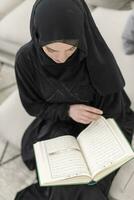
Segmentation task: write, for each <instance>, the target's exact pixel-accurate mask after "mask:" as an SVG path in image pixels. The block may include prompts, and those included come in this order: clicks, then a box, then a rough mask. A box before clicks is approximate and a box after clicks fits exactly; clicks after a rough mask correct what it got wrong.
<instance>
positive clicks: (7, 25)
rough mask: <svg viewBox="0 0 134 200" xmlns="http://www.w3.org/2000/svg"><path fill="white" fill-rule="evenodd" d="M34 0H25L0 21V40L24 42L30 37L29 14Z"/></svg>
mask: <svg viewBox="0 0 134 200" xmlns="http://www.w3.org/2000/svg"><path fill="white" fill-rule="evenodd" d="M34 2H35V0H25V1H24V2H23V3H21V4H20V5H19V6H18V7H16V8H15V9H14V10H13V11H12V12H10V13H9V14H8V15H6V16H5V17H4V18H3V19H2V20H1V21H0V40H5V41H9V42H12V43H18V44H24V43H26V42H27V41H28V40H29V39H30V16H31V11H32V7H33V4H34Z"/></svg>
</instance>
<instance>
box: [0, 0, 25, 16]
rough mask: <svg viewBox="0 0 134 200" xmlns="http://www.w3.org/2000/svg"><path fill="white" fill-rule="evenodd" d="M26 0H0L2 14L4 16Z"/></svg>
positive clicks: (0, 13)
mask: <svg viewBox="0 0 134 200" xmlns="http://www.w3.org/2000/svg"><path fill="white" fill-rule="evenodd" d="M23 1H24V0H0V16H1V17H3V16H4V15H6V14H7V13H8V12H10V11H11V10H12V9H13V8H15V7H16V6H17V5H19V4H20V3H22V2H23Z"/></svg>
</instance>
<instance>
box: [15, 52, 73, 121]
mask: <svg viewBox="0 0 134 200" xmlns="http://www.w3.org/2000/svg"><path fill="white" fill-rule="evenodd" d="M15 75H16V81H17V85H18V90H19V95H20V99H21V102H22V105H23V107H24V108H25V110H26V111H27V113H29V114H30V115H31V116H35V117H41V118H43V119H46V120H50V119H51V120H53V121H57V120H69V121H70V120H72V118H71V117H70V116H69V115H68V110H69V106H70V105H69V104H68V103H49V102H46V101H45V100H44V99H43V98H42V97H41V95H40V93H39V91H38V88H37V87H36V84H37V83H35V78H34V70H33V67H32V65H31V64H30V62H29V61H28V58H25V57H24V56H23V55H22V54H21V53H20V54H19V55H18V54H16V59H15Z"/></svg>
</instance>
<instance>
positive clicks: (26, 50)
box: [15, 41, 35, 62]
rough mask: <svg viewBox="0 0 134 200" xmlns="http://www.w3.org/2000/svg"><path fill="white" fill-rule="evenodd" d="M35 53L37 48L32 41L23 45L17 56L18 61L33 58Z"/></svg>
mask: <svg viewBox="0 0 134 200" xmlns="http://www.w3.org/2000/svg"><path fill="white" fill-rule="evenodd" d="M34 54H35V49H34V45H33V42H32V41H30V42H28V43H26V44H24V45H23V46H21V47H20V48H19V49H18V51H17V53H16V56H15V59H16V61H18V60H21V61H23V60H24V61H25V62H26V61H28V60H30V58H32V57H33V56H34Z"/></svg>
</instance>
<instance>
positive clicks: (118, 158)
mask: <svg viewBox="0 0 134 200" xmlns="http://www.w3.org/2000/svg"><path fill="white" fill-rule="evenodd" d="M63 134H64V133H63ZM33 146H34V153H35V158H36V164H37V172H38V178H39V183H40V186H53V185H57V186H58V185H73V184H92V183H94V182H97V181H99V180H100V179H102V178H103V177H105V176H106V175H108V174H110V173H111V172H112V171H114V170H116V169H117V168H119V167H120V166H121V165H123V164H124V163H126V162H127V161H128V160H130V159H132V158H134V152H133V150H132V148H131V146H130V145H129V143H128V141H127V139H126V138H125V136H124V134H123V133H122V132H121V130H120V128H119V127H118V125H117V124H116V122H115V121H114V119H112V118H109V119H105V118H104V117H101V118H100V119H98V120H97V121H93V122H92V123H90V124H89V125H88V126H87V127H86V128H85V129H84V130H82V131H81V132H80V133H79V135H78V137H77V138H76V137H74V136H72V135H63V136H59V137H55V138H52V139H48V140H44V141H39V142H37V143H35V144H34V145H33Z"/></svg>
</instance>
